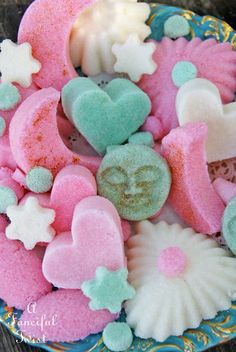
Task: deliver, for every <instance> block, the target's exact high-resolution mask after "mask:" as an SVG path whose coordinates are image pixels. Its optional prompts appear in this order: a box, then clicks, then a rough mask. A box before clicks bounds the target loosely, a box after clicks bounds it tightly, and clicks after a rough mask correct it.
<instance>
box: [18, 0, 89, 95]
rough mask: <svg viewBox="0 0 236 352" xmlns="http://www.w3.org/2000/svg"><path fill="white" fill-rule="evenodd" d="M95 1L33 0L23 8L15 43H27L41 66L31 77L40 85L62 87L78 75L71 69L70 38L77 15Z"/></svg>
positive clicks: (43, 86) (59, 88) (42, 86)
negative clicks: (24, 10) (26, 7)
mask: <svg viewBox="0 0 236 352" xmlns="http://www.w3.org/2000/svg"><path fill="white" fill-rule="evenodd" d="M94 2H95V1H94V0H57V1H56V3H55V1H52V0H36V1H34V2H33V4H32V5H31V6H30V7H29V8H28V10H27V11H26V13H25V15H24V17H23V19H22V21H21V25H20V28H19V33H18V42H19V43H24V42H28V43H30V44H31V46H32V51H33V55H34V57H35V58H36V59H37V60H39V62H40V63H41V65H42V68H41V70H40V72H39V73H38V74H36V75H35V76H34V82H35V83H36V84H37V85H39V86H40V87H41V88H47V87H54V88H57V89H58V90H61V89H62V87H63V86H64V85H65V84H66V83H67V82H68V81H69V80H71V79H72V78H74V77H76V76H77V73H76V71H75V69H74V68H73V65H72V62H71V59H70V53H69V39H70V32H71V29H72V26H73V24H74V23H75V21H76V19H77V18H78V16H79V14H80V13H81V12H82V11H84V10H85V9H86V8H88V7H89V6H91V5H92V4H93V3H94Z"/></svg>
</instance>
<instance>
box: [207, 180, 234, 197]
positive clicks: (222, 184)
mask: <svg viewBox="0 0 236 352" xmlns="http://www.w3.org/2000/svg"><path fill="white" fill-rule="evenodd" d="M212 184H213V187H214V189H215V191H216V193H217V194H218V195H219V196H220V198H221V199H222V200H223V202H224V203H225V204H228V203H229V202H230V200H231V199H232V198H234V197H235V196H236V184H235V183H233V182H230V181H227V180H225V179H223V178H221V177H218V178H217V179H216V180H215V181H214V182H213V183H212Z"/></svg>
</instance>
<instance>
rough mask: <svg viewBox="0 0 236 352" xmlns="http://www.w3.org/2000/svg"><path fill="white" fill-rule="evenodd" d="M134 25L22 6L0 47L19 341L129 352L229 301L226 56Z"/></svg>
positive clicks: (184, 27)
mask: <svg viewBox="0 0 236 352" xmlns="http://www.w3.org/2000/svg"><path fill="white" fill-rule="evenodd" d="M149 14H150V5H148V4H146V3H140V2H138V1H137V0H115V1H114V0H99V1H95V0H57V1H56V2H55V1H52V0H35V1H33V2H32V4H31V6H30V7H29V8H28V9H27V11H26V13H25V15H24V17H23V20H22V22H21V24H20V28H19V33H18V40H17V44H16V43H13V42H12V41H11V40H8V39H6V40H4V41H3V42H2V43H1V44H0V49H1V50H0V73H1V80H0V299H1V300H3V301H5V303H6V304H7V305H9V306H10V307H15V308H17V309H21V310H24V312H23V314H22V316H21V318H20V321H19V322H18V327H19V330H20V331H21V333H23V334H24V335H27V336H30V337H31V338H35V339H41V340H47V341H50V340H51V341H54V342H68V343H71V342H72V341H75V340H83V339H85V338H87V337H88V339H89V341H90V338H91V339H93V337H89V335H92V334H97V333H100V332H102V331H103V330H104V331H103V333H102V334H101V335H100V336H98V340H96V341H98V344H97V345H96V346H97V347H98V346H100V344H102V343H103V342H104V344H105V347H104V348H105V349H106V348H107V349H109V350H111V351H114V352H115V351H125V350H129V349H130V350H135V348H136V347H135V346H134V344H132V341H133V336H134V335H133V334H135V335H136V336H137V337H139V338H144V339H146V338H154V339H156V340H157V341H158V342H163V341H164V340H165V339H166V338H167V337H169V336H171V335H174V336H179V335H181V334H182V333H183V332H184V331H185V330H186V329H188V328H190V329H193V328H196V327H198V326H199V324H200V322H201V320H202V319H212V318H214V317H215V316H216V314H217V312H218V311H221V310H226V309H229V307H230V305H231V301H232V300H233V299H235V292H236V279H235V269H236V259H235V258H234V257H233V254H234V255H236V222H235V219H236V210H235V209H236V198H235V196H236V184H235V180H236V171H235V170H236V143H235V135H236V127H235V126H236V124H235V123H236V105H235V104H236V103H235V102H232V101H234V100H235V91H236V52H235V50H233V47H232V45H231V44H230V43H218V42H217V41H216V40H215V39H207V40H204V41H202V40H201V39H199V38H194V39H192V40H187V39H186V38H188V39H189V38H190V37H191V34H192V33H190V26H191V21H190V20H188V19H186V18H185V17H183V16H179V15H178V14H176V13H175V14H174V15H173V16H170V15H168V16H166V17H165V18H164V22H163V25H162V24H161V23H160V25H161V28H162V29H163V31H162V32H164V35H165V36H166V37H164V38H162V40H161V41H160V42H156V41H151V40H147V41H145V39H146V38H147V37H148V35H149V34H150V33H151V29H150V26H149V23H150V22H151V21H152V17H151V18H150V19H149V20H148V16H149ZM184 36H185V37H186V38H184ZM172 39H173V40H172ZM220 39H221V38H220ZM103 71H105V72H103ZM147 219H149V221H147ZM143 220H145V221H143ZM163 220H164V221H166V222H163ZM188 226H191V228H188ZM220 232H222V233H223V235H222V237H221V238H220V240H221V243H222V244H224V245H227V246H228V248H229V249H230V250H231V252H232V253H230V251H226V250H225V249H223V248H220V246H219V245H218V244H217V243H216V242H215V241H214V240H213V239H214V238H216V237H217V236H218V235H219V233H220ZM135 233H137V235H134V234H135ZM202 233H203V234H206V235H208V236H209V235H210V236H212V238H213V239H212V238H208V237H207V236H204V235H202ZM216 233H217V234H218V235H215V234H216ZM214 236H215V237H214ZM223 236H224V238H223ZM218 241H219V239H218ZM218 241H217V242H218ZM124 242H126V243H124ZM219 242H220V241H219ZM199 258H200V259H199ZM30 307H33V309H30ZM122 308H124V309H125V312H124V315H123V313H122ZM119 315H120V316H119ZM4 318H5V317H4ZM116 319H119V320H118V321H117V322H114V320H116ZM39 320H40V321H41V324H39V323H38V322H39ZM42 320H43V321H44V322H45V324H44V323H43V322H42ZM46 322H47V323H46ZM48 322H49V323H48ZM131 328H132V329H133V331H132V330H131ZM100 337H101V338H100ZM95 339H97V337H95ZM79 343H81V345H80V346H83V344H84V343H86V345H87V339H86V340H85V342H83V341H81V342H79ZM55 346H56V345H55ZM68 346H70V345H69V344H68ZM168 346H169V345H168ZM56 347H57V346H56ZM68 348H69V347H68ZM81 348H82V347H81ZM86 348H87V347H86ZM98 348H99V347H98ZM92 349H93V347H92Z"/></svg>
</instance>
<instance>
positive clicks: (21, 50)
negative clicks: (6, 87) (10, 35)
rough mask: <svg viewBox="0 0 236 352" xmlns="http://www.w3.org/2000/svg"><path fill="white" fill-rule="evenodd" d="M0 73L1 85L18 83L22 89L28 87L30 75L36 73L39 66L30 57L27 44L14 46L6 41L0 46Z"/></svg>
mask: <svg viewBox="0 0 236 352" xmlns="http://www.w3.org/2000/svg"><path fill="white" fill-rule="evenodd" d="M0 49H1V52H0V72H1V74H2V77H1V81H2V82H3V83H13V82H14V83H18V84H19V85H21V86H22V87H24V88H28V87H30V85H31V83H32V74H33V73H38V72H39V71H40V69H41V64H40V62H39V61H38V60H36V59H34V58H33V56H32V48H31V45H30V44H29V43H23V44H20V45H18V44H15V43H13V42H12V41H11V40H9V39H6V40H3V42H2V43H1V44H0Z"/></svg>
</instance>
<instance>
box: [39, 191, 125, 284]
mask: <svg viewBox="0 0 236 352" xmlns="http://www.w3.org/2000/svg"><path fill="white" fill-rule="evenodd" d="M71 232H72V233H68V232H67V233H63V234H61V235H59V236H57V237H56V238H55V239H54V240H53V241H52V242H51V243H50V244H49V246H48V247H47V249H46V252H45V256H44V260H43V273H44V276H45V277H46V278H47V280H48V281H49V282H52V283H53V285H54V286H56V287H60V288H70V289H75V288H80V287H81V285H82V283H83V282H84V281H87V280H90V279H93V278H94V276H95V272H96V268H97V267H99V266H103V267H106V268H108V269H109V270H117V269H120V268H122V267H125V265H126V261H125V254H124V244H123V235H122V230H121V224H120V218H119V215H118V213H117V211H116V209H115V207H114V206H113V205H112V203H111V202H110V201H108V200H107V199H105V198H102V197H97V196H95V197H88V198H85V199H83V200H82V201H81V202H80V203H79V204H78V205H77V206H76V208H75V212H74V217H73V221H72V231H71Z"/></svg>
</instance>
